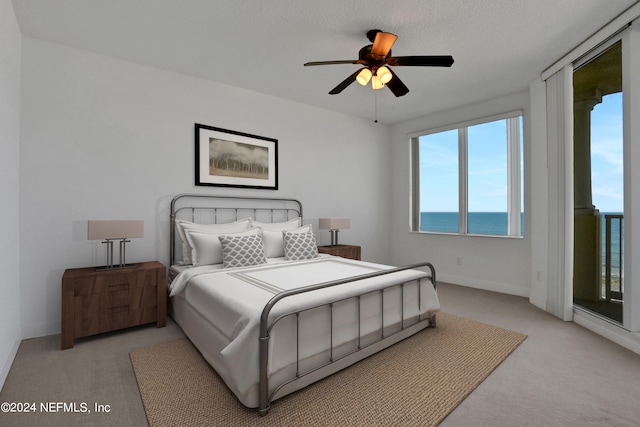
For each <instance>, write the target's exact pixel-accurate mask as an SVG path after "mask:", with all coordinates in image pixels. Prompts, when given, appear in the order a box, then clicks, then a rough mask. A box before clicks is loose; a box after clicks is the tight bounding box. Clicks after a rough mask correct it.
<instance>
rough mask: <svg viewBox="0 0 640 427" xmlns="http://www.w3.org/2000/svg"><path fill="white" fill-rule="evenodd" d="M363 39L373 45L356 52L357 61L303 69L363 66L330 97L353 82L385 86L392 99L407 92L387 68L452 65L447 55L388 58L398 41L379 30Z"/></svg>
mask: <svg viewBox="0 0 640 427" xmlns="http://www.w3.org/2000/svg"><path fill="white" fill-rule="evenodd" d="M367 38H368V39H369V41H371V42H372V43H373V44H370V45H367V46H365V47H363V48H362V49H360V52H359V54H358V59H354V60H344V61H319V62H307V63H306V64H304V66H305V67H307V66H310V65H332V64H360V65H364V67H363V68H360V69H359V70H358V71H356V72H355V73H353V74H351V75H350V76H349V77H347V78H346V79H345V80H344V81H343V82H342V83H340V84H339V85H338V86H336V87H334V88H333V89H332V90H331V91H330V92H329V94H331V95H336V94H338V93H340V92H342V91H343V90H344V89H346V88H347V86H349V85H350V84H351V83H353V82H354V81H357V82H358V83H360V84H361V85H363V86H366V85H367V83H369V81H371V87H372V88H373V89H382V88H383V87H385V86H387V87H388V88H389V89H390V90H391V92H393V94H394V95H395V96H403V95H406V94H407V93H408V92H409V88H408V87H407V86H405V84H404V83H402V81H401V80H400V78H398V76H397V75H396V74H395V73H394V72H393V71H392V70H391V68H389V67H388V66H410V67H450V66H451V65H452V64H453V57H451V56H448V55H432V56H391V47H392V46H393V44H394V43H395V41H396V39H397V38H398V36H397V35H395V34H391V33H385V32H383V31H381V30H369V31H368V32H367Z"/></svg>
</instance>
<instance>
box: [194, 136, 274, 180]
mask: <svg viewBox="0 0 640 427" xmlns="http://www.w3.org/2000/svg"><path fill="white" fill-rule="evenodd" d="M195 140H196V147H195V148H196V150H195V166H196V167H195V172H196V185H213V186H218V187H244V188H262V189H269V190H277V189H278V140H277V139H273V138H266V137H264V136H257V135H250V134H248V133H243V132H236V131H233V130H228V129H221V128H216V127H211V126H205V125H201V124H198V123H196V124H195Z"/></svg>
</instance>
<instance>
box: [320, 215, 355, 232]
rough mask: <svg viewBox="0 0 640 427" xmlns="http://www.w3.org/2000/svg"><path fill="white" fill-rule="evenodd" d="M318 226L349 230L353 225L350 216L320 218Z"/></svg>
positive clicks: (325, 228) (328, 228) (327, 228)
mask: <svg viewBox="0 0 640 427" xmlns="http://www.w3.org/2000/svg"><path fill="white" fill-rule="evenodd" d="M318 227H319V228H320V229H321V230H348V229H349V228H350V227H351V220H350V219H349V218H320V219H319V220H318Z"/></svg>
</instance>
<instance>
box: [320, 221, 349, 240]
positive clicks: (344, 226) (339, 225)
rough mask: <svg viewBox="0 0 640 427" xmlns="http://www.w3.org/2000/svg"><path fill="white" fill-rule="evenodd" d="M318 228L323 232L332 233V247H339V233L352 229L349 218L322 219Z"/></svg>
mask: <svg viewBox="0 0 640 427" xmlns="http://www.w3.org/2000/svg"><path fill="white" fill-rule="evenodd" d="M318 227H319V228H320V229H321V230H329V231H330V232H331V246H337V245H338V232H339V231H340V230H348V229H349V228H350V227H351V220H350V219H349V218H320V219H319V220H318Z"/></svg>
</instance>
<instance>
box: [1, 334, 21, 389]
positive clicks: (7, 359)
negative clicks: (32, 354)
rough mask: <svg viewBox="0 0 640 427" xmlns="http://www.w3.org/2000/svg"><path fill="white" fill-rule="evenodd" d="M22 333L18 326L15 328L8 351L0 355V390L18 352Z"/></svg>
mask: <svg viewBox="0 0 640 427" xmlns="http://www.w3.org/2000/svg"><path fill="white" fill-rule="evenodd" d="M21 336H22V334H21V332H20V328H18V329H16V333H15V336H14V339H13V344H11V347H10V348H9V351H8V352H7V354H6V355H2V356H3V359H2V370H1V371H0V390H2V388H3V387H4V382H5V381H6V380H7V376H8V375H9V371H10V370H11V365H13V360H14V359H15V358H16V354H18V348H19V347H20V343H21V342H22V338H21Z"/></svg>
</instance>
